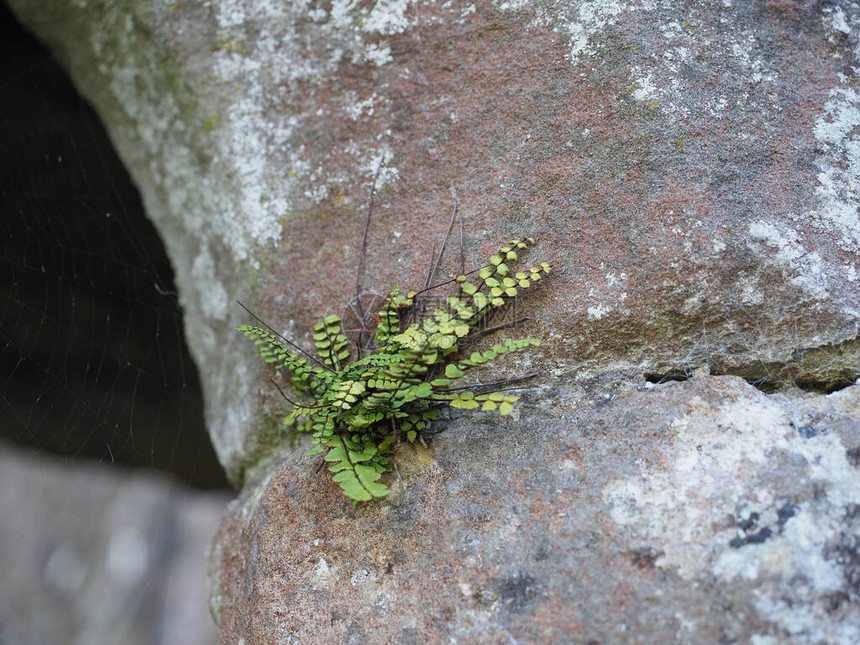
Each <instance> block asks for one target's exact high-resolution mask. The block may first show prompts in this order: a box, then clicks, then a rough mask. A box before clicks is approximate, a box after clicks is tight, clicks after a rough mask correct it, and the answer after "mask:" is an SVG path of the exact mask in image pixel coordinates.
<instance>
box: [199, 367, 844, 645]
mask: <svg viewBox="0 0 860 645" xmlns="http://www.w3.org/2000/svg"><path fill="white" fill-rule="evenodd" d="M533 397H534V403H535V404H536V405H535V407H524V408H523V411H522V415H521V418H520V419H519V421H508V422H501V423H496V422H494V421H493V420H490V419H487V418H485V417H481V416H479V415H473V416H472V417H470V418H468V419H462V418H461V419H457V420H456V421H453V422H451V423H450V424H449V425H448V427H447V429H446V430H445V431H444V433H442V434H441V435H439V436H438V437H436V438H435V440H434V441H433V443H432V444H431V447H430V449H419V448H408V447H404V448H403V449H402V450H401V451H400V452H398V454H397V459H398V462H399V470H400V473H401V475H402V477H403V479H402V481H399V482H395V489H396V491H395V493H394V495H393V496H392V497H391V498H390V500H388V501H386V502H381V503H377V504H368V505H363V506H359V507H358V508H353V507H352V505H351V504H350V502H349V501H348V500H347V499H345V498H344V497H343V496H342V495H340V493H339V491H338V489H337V488H336V487H335V486H333V485H331V483H330V482H329V481H328V478H327V477H324V476H321V474H320V473H318V472H317V466H318V465H319V460H320V458H319V457H315V458H311V457H307V456H305V455H303V454H301V453H296V454H295V455H294V456H293V457H292V458H291V459H290V460H289V461H287V462H286V463H285V464H284V465H283V466H282V467H281V468H280V469H279V470H278V471H277V472H275V473H274V474H273V475H272V476H271V478H270V479H269V481H267V482H266V485H265V486H263V487H261V488H260V490H259V491H256V492H255V493H254V494H252V495H246V496H243V498H242V499H241V500H239V501H237V502H236V503H235V504H234V505H233V507H232V508H231V511H230V513H229V515H228V517H227V519H226V521H225V524H224V525H223V526H222V529H221V531H220V533H219V541H218V544H217V546H216V548H215V550H214V558H215V566H216V568H217V569H218V570H219V576H220V585H219V594H218V596H216V608H217V611H218V614H219V616H220V625H221V639H222V641H223V642H238V641H239V640H240V639H242V638H244V639H245V641H246V642H251V643H264V642H267V643H268V642H288V641H289V639H290V638H292V639H294V640H293V641H291V642H296V641H297V642H326V643H345V642H367V643H391V642H398V643H399V642H416V643H430V642H433V643H439V642H486V643H501V642H519V643H537V642H540V643H565V642H567V643H570V642H576V643H586V642H607V643H611V642H646V643H675V642H677V643H690V642H700V643H702V642H708V643H716V642H756V643H789V642H792V643H824V642H827V643H845V644H846V645H847V644H848V643H856V642H858V639H860V607H858V604H857V602H858V599H860V586H858V583H860V567H858V562H860V552H858V545H860V542H858V540H860V468H858V458H857V454H858V449H860V386H856V385H855V386H852V387H850V388H847V389H845V390H842V391H840V392H837V393H834V394H831V395H829V396H815V395H808V394H805V393H803V392H800V391H792V392H790V393H784V394H778V395H766V394H763V393H762V392H760V391H759V390H757V389H755V388H753V387H752V386H750V385H748V384H747V383H746V382H745V381H743V380H742V379H740V378H738V377H733V376H721V377H710V376H698V377H694V378H692V379H690V380H687V381H685V382H682V383H679V382H667V383H665V384H663V385H655V384H652V383H648V382H638V383H633V384H630V385H626V386H624V387H622V388H621V389H618V390H614V389H610V388H605V389H601V388H599V387H594V386H593V384H587V383H583V384H580V385H578V386H568V387H563V388H545V389H543V390H542V391H540V392H536V393H535V394H534V395H533ZM538 402H539V403H538Z"/></svg>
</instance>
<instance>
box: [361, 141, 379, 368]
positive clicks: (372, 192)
mask: <svg viewBox="0 0 860 645" xmlns="http://www.w3.org/2000/svg"><path fill="white" fill-rule="evenodd" d="M384 164H385V157H383V158H382V159H381V160H380V162H379V165H378V166H377V167H376V172H375V173H374V174H373V181H372V182H371V184H370V199H369V201H368V204H367V216H366V217H365V218H364V233H362V235H361V248H360V249H359V252H358V267H357V268H356V271H355V307H356V310H357V313H358V320H359V321H360V324H361V327H362V328H361V330H359V332H358V343H357V352H358V358H361V357H362V349H361V336H362V334H364V333H365V328H366V327H367V324H366V323H365V320H364V310H363V309H362V307H361V291H362V288H361V275H362V273H363V272H364V256H365V255H366V253H367V233H368V231H369V230H370V219H371V217H372V216H373V202H374V199H373V198H374V197H375V196H376V182H377V181H378V180H379V175H380V173H381V172H382V166H383V165H384ZM368 336H369V335H368Z"/></svg>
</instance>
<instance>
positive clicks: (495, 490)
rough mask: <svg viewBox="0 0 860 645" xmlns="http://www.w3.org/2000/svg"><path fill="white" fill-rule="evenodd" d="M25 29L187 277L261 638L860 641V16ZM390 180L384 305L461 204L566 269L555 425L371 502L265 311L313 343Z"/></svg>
mask: <svg viewBox="0 0 860 645" xmlns="http://www.w3.org/2000/svg"><path fill="white" fill-rule="evenodd" d="M13 4H14V7H15V10H16V11H17V12H18V14H19V15H20V17H21V18H22V20H24V21H25V22H26V23H27V24H28V25H30V26H31V28H32V29H33V30H34V31H35V32H36V33H37V34H39V35H40V37H41V38H43V39H44V40H45V41H46V42H47V43H49V44H50V45H51V47H52V49H53V50H54V51H55V52H56V53H57V56H58V57H59V58H60V60H61V61H62V62H63V63H64V64H65V65H66V66H67V67H68V69H69V70H70V72H71V74H72V76H73V78H75V80H76V82H77V84H78V86H79V87H80V89H81V90H82V92H84V93H85V94H86V95H87V96H88V97H89V98H90V100H91V101H92V102H93V103H94V105H95V106H96V108H97V110H98V111H99V112H100V114H101V115H102V117H103V118H104V120H105V122H106V123H107V125H108V128H109V131H110V132H111V135H112V137H113V139H114V141H115V143H116V145H117V147H118V149H119V151H120V153H121V155H122V156H123V158H124V160H125V161H126V163H127V165H128V166H129V168H130V170H131V172H132V174H133V176H134V177H135V178H136V181H137V183H138V185H139V187H140V189H141V192H142V194H143V196H144V202H145V204H146V206H147V210H148V213H149V215H150V217H152V218H153V220H154V222H155V223H156V225H157V226H158V227H159V230H160V231H161V234H162V236H163V237H164V238H165V241H166V245H167V248H168V253H169V254H170V256H171V258H172V260H173V263H174V265H175V267H176V273H177V284H178V288H179V290H180V294H181V301H182V304H183V307H184V309H185V314H186V327H187V329H188V336H189V341H190V343H191V346H192V353H193V355H194V357H195V359H196V360H197V362H198V365H199V366H200V369H201V375H202V380H203V387H204V393H205V395H206V400H207V419H208V423H209V427H210V432H211V435H212V438H213V443H214V444H215V447H216V450H217V452H218V454H219V457H220V459H221V461H222V463H224V464H225V467H226V468H227V470H228V473H229V475H230V477H231V478H232V480H233V481H234V482H236V483H237V484H241V483H244V484H245V491H244V493H243V496H242V497H241V499H240V501H239V502H237V505H236V506H235V507H234V509H233V510H232V512H231V514H230V515H229V516H228V519H227V520H226V522H225V524H224V526H223V527H222V533H221V539H220V542H219V545H220V546H218V548H217V549H216V551H215V555H214V556H213V562H214V566H215V572H214V575H215V576H216V578H217V579H218V580H219V581H220V582H219V583H218V585H219V586H218V592H217V593H216V596H215V598H216V602H215V604H216V606H219V607H220V616H221V624H222V638H223V639H225V641H228V642H229V641H231V640H236V639H238V638H239V637H244V638H246V640H253V639H254V638H257V639H263V641H264V642H265V641H266V640H267V639H270V638H274V635H275V634H278V633H280V634H282V636H283V638H284V639H288V638H289V636H290V632H291V631H292V632H295V634H304V635H305V637H306V638H307V635H309V634H312V635H314V636H315V637H316V636H319V635H320V634H325V635H326V637H331V638H333V639H335V640H337V639H341V640H349V639H352V640H354V641H356V642H358V641H362V640H368V641H370V642H374V641H375V640H376V639H381V640H384V639H386V638H388V639H395V640H399V641H404V642H408V640H409V639H413V640H416V641H422V640H423V639H425V638H434V637H439V638H442V637H460V638H462V639H464V640H470V639H472V638H473V637H474V636H475V635H481V636H483V635H485V634H486V635H487V636H486V637H487V638H489V639H490V640H497V639H505V640H507V639H508V635H510V636H511V637H513V638H517V639H523V640H526V641H529V640H538V641H550V642H551V641H552V640H553V639H558V640H561V641H564V640H566V639H569V638H573V639H574V640H578V639H582V640H583V641H585V640H587V639H589V638H600V639H605V640H609V641H613V642H614V641H617V640H625V639H627V640H633V639H634V638H635V636H636V635H638V634H640V633H643V634H648V635H650V636H652V637H653V639H654V640H666V641H672V640H680V641H683V640H685V639H687V640H690V639H692V640H697V641H709V640H719V639H720V638H723V639H725V640H729V641H731V640H736V639H737V640H743V639H745V638H750V639H751V638H753V636H756V637H757V639H758V640H756V642H758V643H767V642H783V640H784V639H793V640H794V641H796V642H809V643H814V642H819V641H820V640H824V641H829V642H845V643H850V642H854V641H855V640H856V636H857V632H856V629H857V616H856V613H855V612H856V609H855V608H856V589H854V590H852V589H853V587H852V586H851V585H852V584H853V583H851V582H846V580H847V581H850V580H853V577H852V576H853V575H854V574H853V573H848V574H846V573H845V572H847V571H849V570H850V569H851V566H853V565H851V562H852V561H853V560H852V558H854V557H855V556H856V549H855V547H854V546H852V545H854V544H855V542H853V540H855V539H856V537H852V536H856V529H855V528H853V527H854V519H853V515H852V513H855V511H854V510H852V509H853V508H854V505H856V504H857V503H858V500H857V499H856V497H855V495H854V494H853V493H851V491H852V490H853V489H852V488H850V486H854V487H855V488H856V471H855V469H854V468H853V466H851V467H849V466H846V465H845V464H846V463H848V464H850V462H851V459H853V458H852V457H850V455H847V453H846V450H847V451H849V452H850V451H851V450H853V447H852V446H853V444H852V443H851V442H852V441H854V440H855V439H854V438H853V437H854V435H853V433H855V432H856V423H857V412H856V409H854V410H848V409H847V408H846V409H843V407H840V406H843V404H844V401H847V400H849V399H851V398H852V397H855V396H856V394H855V393H854V392H855V389H854V388H856V386H853V387H851V384H852V383H854V382H855V380H856V379H857V377H858V376H860V361H858V306H857V303H858V302H860V299H858V291H860V281H858V276H857V263H858V250H859V249H860V218H858V203H857V200H856V187H857V177H858V175H860V167H858V163H860V162H858V159H860V155H858V152H857V150H858V133H857V132H858V131H857V126H858V124H860V109H858V108H860V96H858V93H857V89H856V87H857V83H856V80H857V74H856V71H855V70H856V66H857V64H858V63H857V58H858V52H860V36H858V34H860V10H858V8H857V7H856V4H855V3H851V2H848V1H847V0H846V1H837V2H830V3H827V4H826V6H822V5H821V4H819V3H813V2H805V1H797V2H792V1H790V0H774V1H767V2H765V1H761V2H752V3H729V2H722V3H716V2H694V3H687V2H678V1H675V0H661V1H658V2H653V1H645V0H642V1H637V2H632V3H626V4H622V3H617V2H610V1H608V0H607V1H599V2H575V3H571V2H558V1H555V0H550V1H549V2H544V3H539V4H533V3H525V2H519V1H516V2H497V3H485V4H469V3H459V4H453V3H432V2H423V3H418V2H408V1H406V0H404V1H402V2H395V1H392V2H384V3H383V2H379V3H375V4H373V5H372V6H367V5H359V4H356V3H346V2H334V3H332V4H331V5H320V6H317V5H315V4H307V3H291V4H287V5H284V4H278V3H274V4H272V3H235V2H222V3H217V4H211V5H210V4H199V5H195V4H189V3H178V4H173V5H167V4H164V5H150V4H147V5H141V4H131V3H122V2H115V1H109V0H104V1H102V2H86V1H84V0H79V1H77V2H74V3H71V2H68V1H67V0H62V1H60V0H53V1H48V2H44V3H32V2H30V3H25V2H20V0H16V1H15V2H14V3H13ZM89 15H99V17H100V20H98V21H92V20H87V19H85V17H86V16H89ZM375 175H378V177H377V181H376V188H377V195H376V199H375V201H374V205H375V211H374V214H373V220H372V222H371V228H370V234H369V240H368V253H367V257H366V259H365V262H364V269H365V270H364V273H363V275H362V277H361V282H362V285H363V287H364V289H365V290H366V292H367V293H377V294H379V293H385V292H386V291H387V290H388V289H389V288H390V287H391V285H393V284H400V285H404V286H412V285H418V284H420V283H421V282H422V281H423V279H424V275H425V274H426V271H427V267H428V265H429V259H430V256H431V247H432V245H433V241H434V240H436V241H441V238H442V235H443V233H444V230H445V229H446V227H447V225H448V221H449V216H450V213H451V211H452V209H453V206H454V198H453V196H452V187H453V189H454V190H455V191H456V195H457V199H458V200H459V205H460V212H461V213H462V215H463V218H464V221H463V228H464V238H463V239H464V248H463V253H464V255H465V261H466V262H465V263H466V265H467V266H476V265H478V264H479V263H480V262H481V260H482V259H483V258H485V257H486V255H487V254H488V253H489V252H490V251H491V250H492V249H493V248H496V247H497V246H498V243H499V242H500V241H502V240H505V239H507V238H508V237H510V236H512V235H519V234H527V235H533V236H534V237H536V238H538V239H539V247H538V248H537V249H536V250H535V251H534V252H533V257H536V258H537V259H544V258H546V259H550V260H552V261H553V263H554V265H555V266H556V268H557V269H558V270H557V272H556V274H555V276H556V277H555V278H554V279H553V280H552V281H548V282H547V283H545V284H544V285H543V286H542V288H541V290H540V291H538V292H537V293H534V294H529V296H528V297H527V298H525V299H524V300H523V301H522V302H521V303H520V304H519V305H518V306H519V310H518V312H517V315H522V314H523V313H526V314H527V315H528V316H529V318H530V319H531V322H530V323H529V324H528V326H527V327H526V328H525V329H524V330H522V334H521V335H526V334H528V335H533V336H539V337H541V339H542V340H543V345H542V347H541V349H540V351H539V352H533V353H531V354H527V355H525V357H524V358H521V359H520V361H519V363H518V364H517V365H516V366H514V365H513V364H512V363H511V362H509V363H508V366H509V367H510V368H511V371H512V372H516V371H517V370H522V371H530V370H533V369H537V370H540V371H541V372H542V374H543V377H542V381H541V383H542V384H541V385H538V386H535V387H534V388H533V389H531V390H525V392H526V393H527V394H528V397H527V398H528V402H529V406H524V407H523V409H522V411H521V416H520V417H519V418H518V419H514V420H511V421H506V422H504V423H501V424H499V426H498V427H495V423H496V422H495V421H494V420H491V419H486V418H484V417H482V416H481V415H472V416H470V417H455V418H453V419H452V420H451V421H450V422H449V423H448V424H447V430H446V431H445V432H444V433H442V434H441V435H439V436H438V437H437V438H436V440H435V441H433V443H432V446H431V449H429V450H428V451H427V452H421V451H420V450H419V451H417V452H412V451H411V450H408V449H404V450H401V451H400V452H399V453H398V463H399V465H400V472H401V474H402V475H403V480H404V482H405V483H404V484H403V485H402V490H400V491H399V493H398V495H397V497H396V498H395V499H394V500H393V501H392V502H391V503H390V504H389V503H382V504H377V505H370V506H366V507H360V508H359V509H355V510H353V509H351V507H349V505H348V504H346V503H345V502H344V501H343V500H342V499H341V498H340V497H339V496H338V495H339V493H338V491H337V489H336V488H335V487H334V486H333V485H332V484H330V482H328V481H327V479H326V478H325V477H323V476H320V475H317V474H316V473H315V472H314V470H315V469H316V468H317V462H316V461H314V460H312V459H308V458H307V457H305V456H303V454H302V453H297V454H293V455H291V456H288V457H287V455H290V451H291V450H292V449H293V444H292V443H291V442H290V441H289V440H288V437H286V436H285V435H284V434H283V431H282V430H281V428H280V425H279V418H280V416H281V415H282V414H283V407H284V406H283V405H282V402H281V401H280V400H279V399H280V397H279V395H278V393H277V392H276V391H273V387H272V386H271V385H270V384H268V382H267V378H261V377H268V374H261V373H260V367H259V361H258V359H257V358H256V357H255V356H254V355H253V350H252V348H251V347H250V346H246V343H245V342H244V341H243V339H242V338H241V337H239V336H238V335H237V334H234V333H232V331H231V328H232V327H234V326H235V325H236V324H237V323H239V322H246V321H248V318H247V316H246V315H245V314H244V312H242V311H241V309H239V308H238V307H236V306H234V305H233V304H232V301H233V299H234V298H239V299H242V300H244V301H247V302H248V303H249V304H251V305H252V308H253V309H254V311H255V312H256V313H257V314H258V315H260V316H261V317H262V318H263V319H264V320H266V321H268V322H269V323H270V324H272V325H273V326H274V327H276V328H277V329H278V330H279V331H283V332H284V333H285V334H287V335H289V336H290V337H292V338H295V339H296V340H297V341H298V342H300V343H305V344H306V345H307V346H308V347H310V336H309V330H310V328H311V326H312V324H313V323H314V322H316V321H317V320H319V319H320V318H321V317H322V316H323V315H324V314H326V313H331V312H335V313H343V312H346V311H348V309H349V305H350V302H351V300H352V299H353V296H354V285H355V281H356V267H357V266H358V264H359V256H360V248H361V244H360V240H361V235H362V230H363V225H364V218H365V214H366V212H367V211H368V210H369V204H370V200H369V197H368V196H369V187H370V185H371V183H372V181H373V177H374V176H375ZM437 244H438V242H437ZM453 245H454V246H455V249H454V253H452V254H451V258H450V259H449V260H448V261H447V262H446V263H445V264H444V266H443V273H446V274H447V273H452V272H457V271H459V266H458V265H459V262H458V260H457V255H458V249H457V248H456V242H455V243H453ZM535 254H537V255H535ZM699 372H701V373H702V375H701V376H700V377H698V378H696V379H693V380H689V381H684V382H683V383H681V384H680V385H677V384H672V383H667V382H666V381H667V380H669V381H671V380H672V379H684V378H687V377H688V376H690V375H691V374H693V373H699ZM708 373H709V374H711V375H713V376H708V375H707V374H708ZM721 374H722V375H734V377H731V378H729V377H726V378H718V377H717V375H721ZM737 377H743V378H745V379H747V380H748V381H749V382H752V383H754V384H756V385H757V386H759V387H760V388H762V390H766V391H767V392H774V391H781V390H786V388H789V390H788V393H785V394H775V395H769V394H765V393H763V392H760V391H759V390H756V389H754V388H753V387H752V386H751V385H746V384H745V383H744V382H743V381H741V380H740V379H739V378H737ZM649 382H651V383H652V385H651V386H647V385H646V383H649ZM658 383H662V384H660V385H657V384H658ZM795 386H797V387H800V388H802V389H803V390H805V391H807V394H802V393H800V392H798V391H797V390H794V389H790V388H794V387H795ZM846 388H847V389H846ZM813 393H815V394H813ZM828 393H831V394H829V396H826V395H827V394H828ZM607 397H608V398H607ZM604 399H605V400H604ZM625 399H626V400H627V403H624V400H625ZM846 405H847V404H846ZM678 406H682V407H681V408H680V409H677V407H678ZM819 408H820V409H821V410H822V413H821V416H816V415H815V414H812V412H810V411H811V410H814V409H819ZM792 415H795V416H796V415H801V416H803V415H808V416H809V419H808V420H804V421H803V422H802V423H800V424H799V425H798V428H807V429H806V430H802V432H798V431H795V430H791V423H792V422H795V423H797V422H796V421H794V419H795V417H794V416H792ZM759 418H761V419H766V420H767V419H770V421H768V422H767V423H765V422H764V421H758V420H757V419H759ZM798 418H799V417H798ZM709 424H710V425H709ZM714 424H721V425H714ZM789 430H791V431H792V432H795V434H794V435H791V439H790V440H789V439H786V438H785V435H786V433H788V432H789ZM803 433H806V434H808V435H810V436H809V437H805V436H804V435H803ZM813 433H817V434H813ZM735 443H736V444H737V445H739V446H743V447H744V450H745V451H746V453H744V454H738V453H737V452H733V448H732V446H733V445H734V444H735ZM700 445H701V446H702V452H699V451H698V449H697V448H696V447H697V446H700ZM804 446H806V447H804ZM816 450H819V453H815V451H816ZM851 454H853V453H851ZM769 455H776V457H775V458H774V459H775V461H771V457H770V456H769ZM838 455H841V457H838ZM819 458H820V459H826V460H829V461H828V462H827V463H828V464H829V465H828V466H821V465H820V463H824V462H817V461H816V460H817V459H819ZM284 460H285V461H284ZM840 460H841V461H840ZM699 474H701V477H702V479H699ZM800 475H803V476H802V477H801V476H800ZM816 482H818V483H816ZM816 487H817V488H816ZM678 490H684V491H688V492H687V493H685V494H686V497H685V498H681V499H683V500H685V501H684V502H683V503H680V502H673V501H672V494H674V493H675V492H677V491H678ZM816 491H817V492H816ZM795 507H796V508H795ZM754 515H756V517H753V516H754ZM316 540H322V541H323V542H318V543H315V541H316ZM395 543H399V544H402V546H400V547H395V546H394V545H395ZM822 563H825V564H822ZM389 565H390V566H389ZM387 571H388V573H386V572H387ZM845 575H847V578H846V577H845ZM840 576H842V577H841V578H840ZM346 581H348V582H349V584H348V585H347V584H346ZM374 603H377V604H374ZM789 607H790V608H789ZM326 611H327V612H328V613H326ZM332 612H334V613H332ZM768 638H771V639H772V640H771V641H768V640H767V639H768Z"/></svg>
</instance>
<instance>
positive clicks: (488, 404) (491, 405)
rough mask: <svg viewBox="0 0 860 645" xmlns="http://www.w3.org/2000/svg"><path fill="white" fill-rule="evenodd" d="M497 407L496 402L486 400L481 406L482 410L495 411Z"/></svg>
mask: <svg viewBox="0 0 860 645" xmlns="http://www.w3.org/2000/svg"><path fill="white" fill-rule="evenodd" d="M495 409H496V404H495V402H493V401H484V405H482V406H481V410H483V411H484V412H493V411H494V410H495Z"/></svg>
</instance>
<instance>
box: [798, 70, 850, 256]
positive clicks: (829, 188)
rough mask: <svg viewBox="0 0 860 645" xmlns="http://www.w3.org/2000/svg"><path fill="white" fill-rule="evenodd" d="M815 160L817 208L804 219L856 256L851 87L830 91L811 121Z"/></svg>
mask: <svg viewBox="0 0 860 645" xmlns="http://www.w3.org/2000/svg"><path fill="white" fill-rule="evenodd" d="M814 134H815V139H816V141H818V143H819V144H820V145H821V147H822V148H823V150H824V155H823V156H822V158H820V159H819V173H818V186H817V187H816V189H815V193H816V196H817V197H818V199H819V204H820V205H819V207H818V208H817V209H816V210H815V211H813V212H810V213H807V217H808V219H809V220H810V221H811V222H813V224H814V225H815V226H817V227H819V228H820V229H822V230H825V231H827V232H829V233H831V234H833V235H834V236H835V237H836V239H837V243H838V244H839V246H840V247H842V248H843V249H845V250H846V251H851V252H853V253H860V194H858V190H860V93H858V92H857V90H856V89H854V88H851V87H841V88H834V89H832V90H830V94H829V98H828V101H827V103H826V104H825V106H824V111H823V112H822V114H821V115H820V116H819V117H818V119H817V120H816V122H815V131H814Z"/></svg>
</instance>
